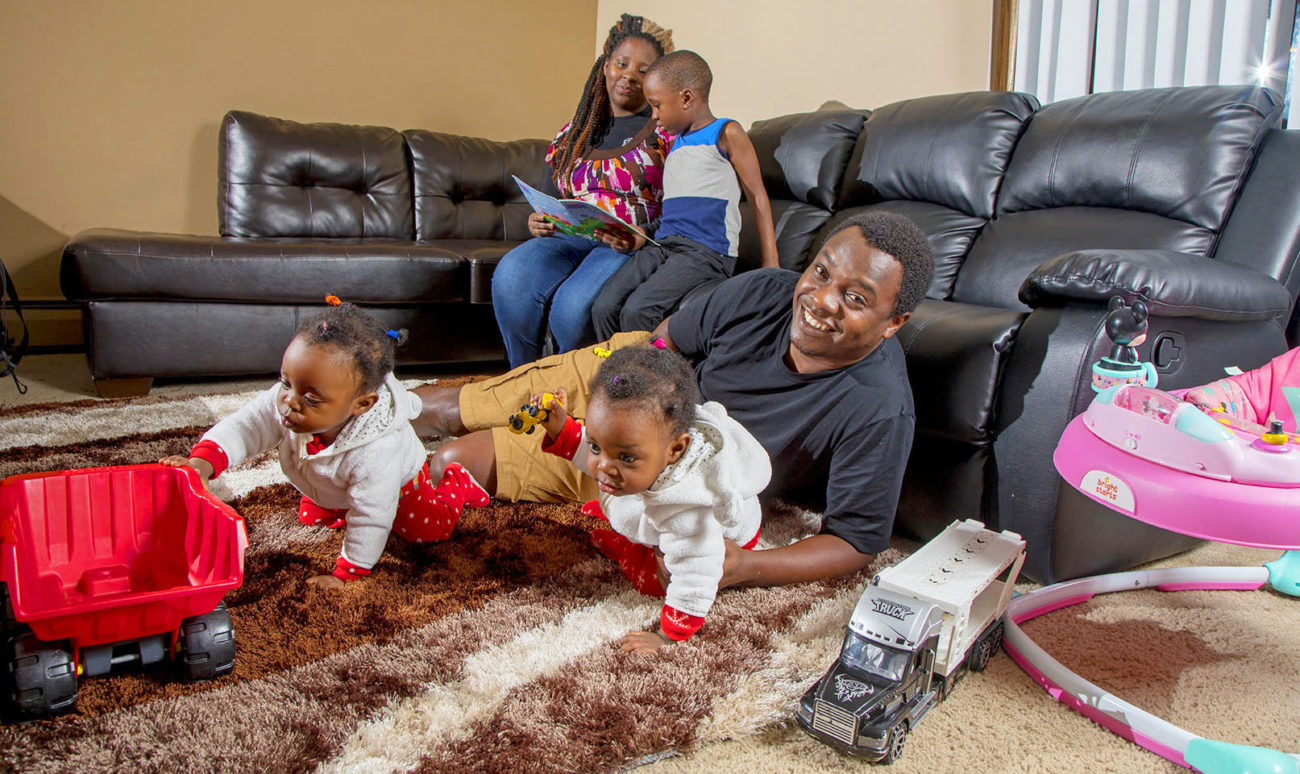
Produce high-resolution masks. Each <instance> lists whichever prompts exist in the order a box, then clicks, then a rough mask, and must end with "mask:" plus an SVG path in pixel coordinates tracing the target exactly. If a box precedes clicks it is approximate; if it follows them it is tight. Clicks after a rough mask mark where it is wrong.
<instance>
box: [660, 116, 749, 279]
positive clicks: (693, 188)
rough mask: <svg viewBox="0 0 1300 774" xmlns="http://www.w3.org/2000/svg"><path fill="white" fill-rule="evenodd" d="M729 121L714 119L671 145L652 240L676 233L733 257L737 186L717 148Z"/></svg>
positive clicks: (737, 221)
mask: <svg viewBox="0 0 1300 774" xmlns="http://www.w3.org/2000/svg"><path fill="white" fill-rule="evenodd" d="M730 122H731V119H730V118H717V119H714V121H713V123H711V124H709V125H708V126H702V127H700V128H699V129H696V130H695V131H692V132H686V133H684V134H681V135H679V136H678V137H677V139H676V140H675V141H674V142H673V145H672V148H671V149H669V151H668V158H667V160H665V161H664V203H663V212H662V215H661V220H660V221H659V229H658V230H657V231H656V232H655V235H656V237H659V236H672V235H680V236H684V237H688V238H690V239H694V240H695V241H696V242H699V243H700V244H702V245H705V246H707V247H710V248H712V249H714V250H717V251H718V252H719V253H722V254H723V255H731V256H734V255H736V252H737V248H738V247H739V244H740V182H739V181H738V180H737V179H736V170H735V169H733V168H732V166H731V161H730V160H728V159H727V157H726V156H725V155H723V153H722V151H721V150H719V149H718V138H719V137H721V136H722V130H723V129H725V128H726V126H727V124H728V123H730Z"/></svg>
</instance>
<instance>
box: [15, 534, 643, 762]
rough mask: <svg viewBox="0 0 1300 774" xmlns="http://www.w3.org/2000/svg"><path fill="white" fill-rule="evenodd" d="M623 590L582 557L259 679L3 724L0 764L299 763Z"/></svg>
mask: <svg viewBox="0 0 1300 774" xmlns="http://www.w3.org/2000/svg"><path fill="white" fill-rule="evenodd" d="M625 589H626V586H625V582H624V581H623V579H622V576H621V575H619V574H618V573H617V571H616V570H615V569H614V567H613V565H612V564H611V563H609V562H607V561H605V560H603V559H593V560H588V561H584V562H582V563H580V564H578V565H576V566H574V567H571V568H570V569H569V570H567V571H565V572H563V573H561V574H559V575H557V576H555V577H554V578H551V579H550V580H547V581H541V582H539V583H538V584H537V585H534V586H531V587H527V588H521V589H518V590H516V591H514V592H511V593H509V594H505V595H500V596H497V597H496V598H494V599H491V600H489V601H487V602H485V603H484V604H482V605H478V606H473V607H469V606H467V607H465V608H463V609H462V610H461V611H460V612H459V613H457V614H455V615H450V616H447V617H444V618H442V619H440V620H438V621H436V622H434V623H432V624H430V625H427V626H424V627H421V628H419V629H413V630H409V631H405V632H402V633H400V634H398V635H397V636H395V637H393V638H391V640H390V641H389V642H388V643H387V644H384V645H377V644H365V645H361V646H358V647H356V648H354V649H352V650H349V651H347V652H344V653H339V654H337V655H334V656H332V657H327V658H322V659H319V660H316V661H315V662H314V663H311V664H308V665H304V666H302V667H301V668H298V669H294V670H291V671H287V672H282V673H279V674H274V675H270V676H267V677H264V678H262V679H257V680H252V681H246V682H243V683H233V684H232V683H229V682H228V681H224V680H223V681H220V682H219V683H218V684H217V685H218V686H220V687H217V688H216V689H215V690H211V691H209V692H208V693H206V694H204V695H197V694H193V695H188V696H179V697H175V698H170V699H167V700H163V701H158V702H154V703H151V704H148V705H144V706H139V707H135V708H132V709H129V710H123V711H118V712H114V713H111V714H103V715H99V716H97V717H73V718H66V719H63V720H57V721H45V722H41V723H34V724H30V725H26V726H19V727H13V726H10V727H4V728H0V748H3V750H4V751H3V753H0V757H2V759H3V762H4V764H5V766H4V767H5V768H8V767H13V769H16V770H22V771H96V770H116V769H119V768H122V769H129V770H132V771H136V770H143V771H175V770H178V769H181V768H185V769H189V770H198V771H208V770H214V771H215V770H230V771H302V770H305V769H307V768H309V767H311V766H312V765H313V764H315V763H318V762H320V761H322V760H325V759H327V758H328V757H329V756H330V755H331V754H332V753H333V752H334V751H335V750H337V748H338V745H339V744H340V743H341V742H342V741H343V740H345V739H346V738H347V736H348V735H349V734H350V733H351V731H352V729H353V728H355V727H356V725H357V723H359V722H360V721H361V720H363V719H364V718H366V717H367V716H369V715H370V714H372V713H373V712H374V711H376V710H377V709H379V708H380V707H382V706H384V705H385V704H387V703H388V702H390V701H392V700H394V699H400V698H402V697H405V696H410V695H413V694H415V693H418V692H420V691H421V690H423V689H424V687H425V686H426V685H427V684H428V683H438V682H446V681H449V680H452V679H455V676H456V673H457V671H458V670H459V668H460V666H461V664H463V663H464V660H465V659H466V658H467V657H468V656H469V655H472V654H473V653H475V652H478V651H480V650H483V649H484V648H487V647H490V646H492V645H495V644H498V643H501V642H504V641H507V640H509V639H511V638H512V637H514V636H516V635H518V634H519V633H520V632H522V631H524V630H526V629H529V628H532V627H535V626H539V625H541V624H545V623H553V622H556V621H558V620H560V619H561V618H562V617H563V616H564V615H565V614H566V613H568V612H569V611H570V610H572V609H574V608H575V607H578V606H580V605H584V604H589V603H590V602H592V601H598V600H599V599H601V598H603V597H606V596H608V595H609V594H613V593H619V592H622V591H625ZM242 648H243V643H242V642H241V651H240V658H241V659H242V658H243V655H244V651H243V649H242Z"/></svg>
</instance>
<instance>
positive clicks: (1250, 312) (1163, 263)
mask: <svg viewBox="0 0 1300 774" xmlns="http://www.w3.org/2000/svg"><path fill="white" fill-rule="evenodd" d="M1114 295H1120V296H1123V297H1124V298H1125V299H1126V300H1128V301H1129V302H1132V301H1133V300H1134V299H1139V300H1141V301H1143V302H1144V303H1145V304H1146V305H1147V307H1148V308H1149V309H1150V310H1151V314H1152V315H1154V316H1156V317H1194V318H1198V319H1202V320H1234V321H1245V320H1272V319H1274V318H1278V317H1283V316H1285V315H1286V314H1288V313H1289V312H1290V311H1291V294H1290V293H1289V292H1288V291H1287V289H1286V287H1285V286H1283V285H1282V284H1281V283H1279V282H1278V281H1277V280H1275V279H1273V278H1272V277H1269V276H1267V275H1265V274H1261V273H1260V272H1257V271H1255V270H1254V269H1250V268H1247V267H1245V266H1241V265H1239V264H1234V263H1228V262H1226V261H1216V260H1213V259H1211V258H1205V257H1202V256H1199V255H1189V254H1187V253H1179V252H1176V251H1173V250H1078V251H1076V252H1072V253H1066V254H1064V255H1059V256H1057V257H1055V258H1053V259H1051V260H1049V261H1046V262H1044V263H1042V264H1041V265H1039V267H1038V268H1037V269H1034V271H1033V272H1032V273H1030V275H1029V276H1028V277H1026V278H1025V281H1024V283H1023V284H1022V285H1021V286H1020V300H1021V301H1023V302H1024V303H1026V304H1028V305H1029V306H1031V307H1035V308H1037V307H1040V306H1061V305H1062V304H1065V303H1067V302H1070V301H1084V302H1089V301H1091V302H1096V303H1098V304H1105V303H1106V302H1107V300H1109V299H1110V297H1111V296H1114Z"/></svg>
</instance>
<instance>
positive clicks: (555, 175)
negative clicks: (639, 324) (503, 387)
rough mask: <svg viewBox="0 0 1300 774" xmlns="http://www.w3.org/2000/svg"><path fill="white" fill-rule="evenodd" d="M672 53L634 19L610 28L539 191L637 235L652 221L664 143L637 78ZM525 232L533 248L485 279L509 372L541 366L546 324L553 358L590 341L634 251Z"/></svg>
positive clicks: (621, 244) (663, 36) (538, 220)
mask: <svg viewBox="0 0 1300 774" xmlns="http://www.w3.org/2000/svg"><path fill="white" fill-rule="evenodd" d="M672 50H673V43H672V31H671V30H665V29H663V28H661V27H660V26H659V25H657V24H655V23H654V22H652V21H650V20H649V19H646V18H644V17H642V16H632V15H629V14H623V17H622V18H621V19H620V20H619V22H618V23H617V24H615V25H614V26H613V27H612V28H610V31H609V37H607V38H606V39H605V46H604V53H602V54H601V55H600V56H599V57H597V58H596V62H595V64H593V65H592V68H591V75H590V76H589V77H588V78H587V85H586V86H585V87H584V88H583V92H582V99H581V100H580V101H579V102H578V109H577V111H576V112H575V113H574V115H573V120H572V121H570V122H569V123H567V124H565V125H564V128H563V129H561V130H560V133H559V134H558V135H557V136H556V138H555V142H553V143H551V147H550V150H549V151H548V152H547V154H546V163H547V164H548V165H549V166H550V171H551V175H550V177H549V178H548V179H547V182H546V184H545V185H544V186H543V187H542V190H543V191H545V192H546V193H549V194H551V195H552V196H557V197H558V198H565V199H581V200H583V201H586V202H589V203H591V204H594V205H596V206H598V207H601V208H603V209H605V210H608V211H609V212H612V213H613V214H615V215H617V216H618V217H620V218H622V219H623V220H624V221H626V222H628V223H631V224H632V225H634V226H638V227H641V228H644V227H646V226H647V225H649V224H650V223H651V222H652V221H654V220H656V219H657V218H658V217H659V206H660V202H661V200H662V199H663V164H664V156H665V155H667V153H668V142H667V141H668V135H667V134H665V133H664V132H663V131H662V130H660V129H659V128H658V124H657V123H656V122H655V120H654V118H653V117H652V116H651V111H650V107H649V106H648V105H647V104H646V100H645V93H644V92H643V91H642V85H643V82H644V79H645V70H646V68H648V67H649V66H650V65H651V63H653V62H654V61H655V60H656V59H658V58H659V57H661V56H663V55H664V54H666V53H668V52H670V51H672ZM528 230H529V231H530V232H531V233H532V235H533V236H534V237H536V238H535V239H530V240H529V241H527V242H525V243H524V244H522V245H520V246H519V247H516V248H515V249H514V250H511V251H510V252H509V253H506V255H505V257H503V258H502V259H501V263H500V264H498V265H497V267H496V271H495V273H494V274H493V277H492V305H493V308H494V309H495V310H496V316H497V325H498V326H500V328H501V336H502V338H504V339H505V344H506V355H507V357H508V358H509V359H510V365H511V367H514V366H518V365H521V364H523V363H529V362H532V361H533V360H536V359H537V358H538V357H540V356H541V354H542V343H543V341H544V340H545V339H546V331H547V327H548V322H549V328H550V331H551V333H552V335H553V336H554V337H555V344H556V348H557V349H558V350H559V351H560V352H566V351H568V350H571V349H575V348H577V347H579V346H581V345H583V344H587V343H591V342H593V341H595V333H594V331H593V329H592V325H591V304H592V302H593V301H594V300H595V298H596V294H597V293H599V292H600V289H601V288H602V287H604V285H605V280H607V279H609V278H610V276H612V275H613V274H614V272H615V271H618V269H619V267H621V266H622V265H623V263H624V262H625V261H626V260H627V253H628V252H630V251H632V250H635V249H637V248H638V247H640V246H641V243H642V242H641V240H640V239H638V240H635V241H634V240H632V239H629V238H626V237H621V236H617V235H614V234H609V233H606V232H603V231H598V232H597V233H598V234H600V235H601V238H602V240H603V241H601V242H593V241H591V240H589V239H585V238H583V237H577V236H570V235H567V234H562V233H557V231H556V228H555V226H554V224H552V223H551V222H549V221H547V220H544V219H543V218H542V216H541V215H538V214H537V213H535V212H534V213H532V214H531V215H530V216H529V217H528ZM548 312H549V314H548ZM548 317H549V320H548Z"/></svg>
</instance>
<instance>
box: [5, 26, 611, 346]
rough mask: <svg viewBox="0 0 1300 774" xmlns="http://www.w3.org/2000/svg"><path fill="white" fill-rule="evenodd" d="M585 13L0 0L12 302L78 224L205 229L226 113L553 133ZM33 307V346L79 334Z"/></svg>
mask: <svg viewBox="0 0 1300 774" xmlns="http://www.w3.org/2000/svg"><path fill="white" fill-rule="evenodd" d="M595 13H596V0H552V1H551V2H548V3H547V4H546V5H545V6H544V8H543V6H541V5H533V4H531V3H525V2H521V1H515V0H473V1H472V2H466V1H465V0H222V1H221V2H217V1H216V0H183V1H181V2H178V1H177V0H112V1H111V2H103V1H101V0H31V1H29V0H0V105H4V118H3V119H0V257H3V258H4V261H5V263H6V265H8V266H9V268H10V269H11V271H12V272H13V273H14V275H15V276H14V280H15V284H16V285H17V286H18V288H19V290H20V292H21V293H23V294H24V296H29V297H31V298H59V297H61V295H60V293H59V290H58V279H57V276H58V257H59V253H60V250H61V248H62V247H63V244H64V242H66V241H67V239H68V237H70V236H71V235H73V234H75V233H76V232H78V231H80V230H82V229H86V228H92V227H98V226H112V227H117V228H128V229H142V230H158V231H177V232H189V233H201V234H215V233H216V229H217V213H216V192H217V188H216V165H217V127H218V125H219V123H220V121H221V117H222V115H223V114H224V113H225V112H226V111H227V110H229V109H231V108H239V109H243V110H253V111H257V112H260V113H266V114H269V115H274V116H279V117H282V118H290V119H293V120H297V121H335V122H341V123H364V124H378V125H381V126H390V127H394V128H397V129H407V128H424V129H436V130H440V131H446V132H455V133H462V134H471V135H479V136H485V137H490V138H494V139H503V140H504V139H516V138H520V137H545V136H550V135H551V134H552V133H553V132H554V131H555V129H556V127H558V126H559V125H560V124H562V123H563V122H564V121H565V120H566V119H567V118H568V117H569V116H570V115H571V114H572V111H573V105H574V100H575V99H576V98H577V92H578V90H579V89H580V87H581V85H582V82H583V80H584V79H585V78H586V75H587V72H588V71H589V69H590V68H591V62H592V53H591V39H592V37H593V35H594V34H595V33H594V30H595V27H594V21H595ZM39 316H40V317H42V318H43V322H44V324H42V325H38V326H35V327H36V330H35V331H34V333H35V335H36V337H37V340H38V342H40V343H54V342H56V341H61V340H67V339H68V338H69V337H72V338H73V339H75V338H76V337H77V336H78V335H79V334H78V333H77V331H76V324H75V317H74V316H72V315H69V314H66V313H65V314H63V315H62V316H61V317H60V315H56V314H50V313H46V314H44V315H39ZM60 319H61V320H62V324H61V325H55V324H54V323H55V322H56V321H58V320H60Z"/></svg>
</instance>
